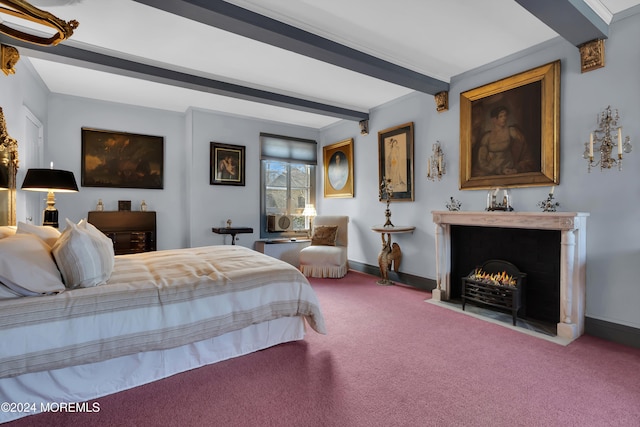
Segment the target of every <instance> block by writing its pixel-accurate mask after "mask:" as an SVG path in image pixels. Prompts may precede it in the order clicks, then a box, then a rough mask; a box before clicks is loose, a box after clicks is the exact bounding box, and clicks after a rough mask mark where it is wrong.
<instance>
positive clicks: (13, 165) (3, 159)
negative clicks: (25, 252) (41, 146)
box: [0, 107, 18, 225]
mask: <svg viewBox="0 0 640 427" xmlns="http://www.w3.org/2000/svg"><path fill="white" fill-rule="evenodd" d="M17 170H18V141H16V140H15V139H13V138H11V137H10V136H9V133H8V132H7V124H6V122H5V120H4V113H3V112H2V107H0V174H2V176H0V180H1V181H3V182H2V188H0V190H2V191H0V225H16V173H17ZM5 181H6V182H5Z"/></svg>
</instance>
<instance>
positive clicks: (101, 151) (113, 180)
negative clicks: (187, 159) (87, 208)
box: [80, 128, 164, 189]
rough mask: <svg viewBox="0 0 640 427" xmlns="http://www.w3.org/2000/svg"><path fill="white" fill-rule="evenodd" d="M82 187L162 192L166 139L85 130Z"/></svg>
mask: <svg viewBox="0 0 640 427" xmlns="http://www.w3.org/2000/svg"><path fill="white" fill-rule="evenodd" d="M80 175H81V185H82V186H83V187H116V188H151V189H162V188H163V175H164V138H163V137H161V136H151V135H139V134H135V133H127V132H115V131H110V130H98V129H89V128H82V160H81V174H80Z"/></svg>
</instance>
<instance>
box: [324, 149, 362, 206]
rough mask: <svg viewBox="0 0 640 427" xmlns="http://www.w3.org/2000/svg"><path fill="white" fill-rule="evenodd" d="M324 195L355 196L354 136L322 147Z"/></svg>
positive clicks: (326, 196)
mask: <svg viewBox="0 0 640 427" xmlns="http://www.w3.org/2000/svg"><path fill="white" fill-rule="evenodd" d="M322 154H323V156H322V158H323V162H324V197H325V198H329V197H336V198H338V197H342V198H347V197H353V179H354V174H353V138H349V139H345V140H344V141H340V142H336V143H335V144H331V145H326V146H324V147H323V148H322Z"/></svg>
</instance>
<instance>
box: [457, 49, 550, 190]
mask: <svg viewBox="0 0 640 427" xmlns="http://www.w3.org/2000/svg"><path fill="white" fill-rule="evenodd" d="M559 138H560V61H555V62H552V63H549V64H545V65H542V66H540V67H537V68H534V69H531V70H528V71H525V72H522V73H520V74H516V75H514V76H511V77H507V78H505V79H502V80H499V81H496V82H493V83H490V84H488V85H485V86H481V87H478V88H475V89H472V90H469V91H466V92H463V93H461V94H460V189H461V190H475V189H488V188H492V187H535V186H547V185H553V184H556V185H557V184H559V182H560V141H559Z"/></svg>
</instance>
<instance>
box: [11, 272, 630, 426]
mask: <svg viewBox="0 0 640 427" xmlns="http://www.w3.org/2000/svg"><path fill="white" fill-rule="evenodd" d="M375 281H376V278H375V277H372V276H369V275H366V274H362V273H357V272H353V271H351V272H349V274H348V275H347V276H346V277H345V278H344V279H340V280H334V279H312V280H311V282H312V285H313V287H314V289H315V290H316V291H317V293H318V296H319V298H320V302H321V304H322V308H323V311H324V314H325V317H326V320H327V326H328V329H329V334H328V335H326V336H324V335H318V334H316V333H315V332H313V331H311V330H310V331H309V332H308V334H307V337H306V338H305V340H304V341H301V342H296V343H290V344H283V345H279V346H276V347H273V348H270V349H267V350H264V351H260V352H257V353H254V354H251V355H248V356H244V357H241V358H237V359H233V360H229V361H225V362H221V363H218V364H215V365H211V366H207V367H203V368H200V369H196V370H193V371H189V372H186V373H183V374H179V375H175V376H173V377H171V378H168V379H166V380H162V381H157V382H155V383H152V384H148V385H146V386H142V387H137V388H135V389H132V390H128V391H125V392H122V393H117V394H115V395H111V396H107V397H104V398H101V399H98V402H99V404H100V409H101V410H100V412H99V413H97V414H95V413H94V414H40V415H36V416H31V417H27V418H23V419H21V420H18V421H15V422H12V423H7V424H6V426H7V427H14V426H160V425H162V426H563V427H567V426H581V427H585V426H587V427H588V426H634V427H637V426H640V350H638V349H633V348H628V347H624V346H621V345H618V344H614V343H610V342H607V341H603V340H600V339H597V338H593V337H589V336H583V337H581V338H579V339H578V340H576V341H574V342H573V343H571V344H570V345H569V346H566V347H564V346H560V345H558V344H554V343H551V342H548V341H545V340H541V339H538V338H535V337H532V336H529V335H525V334H522V333H519V332H517V331H513V330H510V329H507V328H504V327H502V326H499V325H495V324H492V323H488V322H484V321H482V320H479V319H475V318H473V317H470V316H466V315H464V314H460V313H456V312H454V311H451V310H447V309H445V308H441V307H437V306H435V305H433V304H428V303H425V302H424V299H425V298H429V297H430V296H431V295H430V294H429V293H426V292H423V291H419V290H416V289H413V288H409V287H404V286H378V285H376V283H375Z"/></svg>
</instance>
